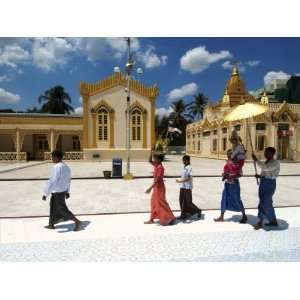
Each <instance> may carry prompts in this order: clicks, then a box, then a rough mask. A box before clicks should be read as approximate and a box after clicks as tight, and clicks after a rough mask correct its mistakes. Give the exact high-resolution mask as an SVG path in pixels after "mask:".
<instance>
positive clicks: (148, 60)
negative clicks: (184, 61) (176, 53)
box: [137, 46, 168, 69]
mask: <svg viewBox="0 0 300 300" xmlns="http://www.w3.org/2000/svg"><path fill="white" fill-rule="evenodd" d="M154 51H155V48H154V47H153V46H149V47H148V49H147V50H146V51H144V52H139V53H138V54H137V58H138V60H139V61H140V62H142V63H143V64H144V66H145V68H146V69H152V68H156V67H160V66H164V65H166V64H167V61H168V57H167V56H166V55H163V56H160V57H159V56H158V55H157V54H156V53H155V52H154Z"/></svg>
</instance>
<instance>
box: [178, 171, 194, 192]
mask: <svg viewBox="0 0 300 300" xmlns="http://www.w3.org/2000/svg"><path fill="white" fill-rule="evenodd" d="M188 178H189V181H186V182H182V183H181V184H180V188H182V189H188V190H191V189H193V177H192V166H191V165H187V166H184V167H183V169H182V172H181V179H182V180H184V179H188Z"/></svg>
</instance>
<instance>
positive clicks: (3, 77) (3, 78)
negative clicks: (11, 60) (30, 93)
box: [0, 75, 12, 82]
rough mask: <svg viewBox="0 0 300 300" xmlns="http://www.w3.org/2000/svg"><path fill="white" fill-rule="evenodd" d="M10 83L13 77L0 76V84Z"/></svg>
mask: <svg viewBox="0 0 300 300" xmlns="http://www.w3.org/2000/svg"><path fill="white" fill-rule="evenodd" d="M9 81H12V77H11V76H7V75H0V82H9Z"/></svg>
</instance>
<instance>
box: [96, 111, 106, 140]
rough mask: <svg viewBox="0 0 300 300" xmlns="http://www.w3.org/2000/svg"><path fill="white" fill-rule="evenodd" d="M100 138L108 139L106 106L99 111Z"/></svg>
mask: <svg viewBox="0 0 300 300" xmlns="http://www.w3.org/2000/svg"><path fill="white" fill-rule="evenodd" d="M98 140H99V141H107V140H108V111H107V110H106V109H104V108H102V109H100V110H99V112H98Z"/></svg>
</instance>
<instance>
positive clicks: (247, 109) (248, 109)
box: [224, 102, 268, 183]
mask: <svg viewBox="0 0 300 300" xmlns="http://www.w3.org/2000/svg"><path fill="white" fill-rule="evenodd" d="M267 110H268V106H267V105H261V104H258V103H253V102H246V103H244V104H241V105H238V106H237V107H235V108H233V109H232V111H230V112H229V113H228V114H227V115H226V116H225V117H224V120H225V121H228V122H232V121H238V120H244V119H245V120H246V131H247V132H248V135H249V140H250V146H251V150H252V152H254V147H253V144H252V138H251V132H250V129H249V122H248V119H249V118H252V117H255V116H258V115H261V114H263V113H265V112H266V111H267ZM253 163H254V170H255V175H256V174H257V168H256V162H255V161H253ZM257 183H258V179H257Z"/></svg>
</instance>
